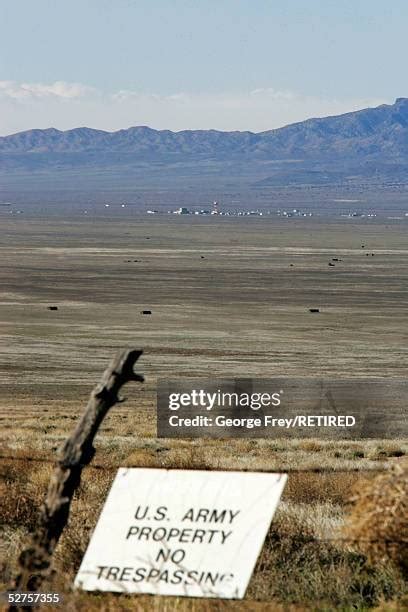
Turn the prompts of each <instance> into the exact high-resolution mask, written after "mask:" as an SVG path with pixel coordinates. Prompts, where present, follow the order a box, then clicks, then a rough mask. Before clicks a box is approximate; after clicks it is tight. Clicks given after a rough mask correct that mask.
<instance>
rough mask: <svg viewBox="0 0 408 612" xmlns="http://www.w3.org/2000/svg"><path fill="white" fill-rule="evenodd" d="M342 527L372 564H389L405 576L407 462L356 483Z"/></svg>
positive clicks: (407, 555)
mask: <svg viewBox="0 0 408 612" xmlns="http://www.w3.org/2000/svg"><path fill="white" fill-rule="evenodd" d="M353 501H354V506H353V509H352V511H351V514H350V516H349V518H348V521H347V523H346V526H345V530H344V531H345V534H346V536H347V537H349V538H351V539H352V540H354V541H355V544H356V545H358V546H359V548H360V549H361V550H363V551H364V552H365V553H366V554H367V556H368V557H369V559H370V560H371V561H372V562H381V563H384V562H387V561H390V560H391V561H392V562H393V563H395V564H396V565H397V566H398V567H399V568H400V569H401V571H403V572H405V573H406V574H408V462H404V463H400V464H398V465H395V466H394V467H393V468H392V469H391V470H389V471H388V472H387V473H385V474H381V475H379V476H377V478H375V480H374V481H367V482H365V483H364V484H363V485H362V484H361V483H360V484H359V487H358V489H356V492H355V495H354V498H353Z"/></svg>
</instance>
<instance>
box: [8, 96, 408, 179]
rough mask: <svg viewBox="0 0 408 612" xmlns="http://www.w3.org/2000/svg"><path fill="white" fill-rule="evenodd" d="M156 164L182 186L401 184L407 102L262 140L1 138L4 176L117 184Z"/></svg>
mask: <svg viewBox="0 0 408 612" xmlns="http://www.w3.org/2000/svg"><path fill="white" fill-rule="evenodd" d="M268 162H269V165H268ZM157 164H159V165H160V168H161V171H162V172H164V173H166V172H168V173H169V174H171V173H172V172H173V174H174V173H176V174H178V176H183V177H184V178H185V177H186V176H187V177H188V176H193V175H194V173H195V172H197V168H201V170H202V172H203V173H204V174H205V173H206V171H209V169H211V173H212V174H214V171H215V170H214V168H215V169H217V168H218V170H217V171H218V174H228V175H229V176H233V175H234V174H236V173H237V174H240V173H242V169H243V168H246V169H247V174H248V176H247V178H248V181H249V183H250V182H251V180H254V181H256V182H257V183H259V181H261V183H264V184H268V181H269V182H272V183H273V182H274V181H278V182H281V183H285V181H288V182H289V183H290V182H293V181H295V182H299V181H300V182H306V183H313V182H318V183H319V182H321V181H322V177H323V179H324V180H325V181H329V182H330V181H339V180H340V181H342V180H347V177H350V176H355V175H356V173H357V175H358V176H361V175H364V176H365V177H377V178H378V177H379V176H380V177H386V178H387V180H390V179H395V180H403V179H404V177H405V176H406V171H407V169H408V98H398V99H397V100H396V101H395V103H394V104H391V105H388V104H383V105H381V106H378V107H376V108H366V109H363V110H359V111H354V112H350V113H346V114H343V115H339V116H333V117H324V118H318V119H307V120H306V121H301V122H299V123H294V124H291V125H288V126H285V127H281V128H278V129H273V130H268V131H265V132H260V133H253V132H249V131H244V132H242V131H234V132H222V131H217V130H183V131H180V132H172V131H170V130H154V129H151V128H149V127H145V126H141V127H131V128H129V129H124V130H119V131H116V132H106V131H102V130H95V129H90V128H86V127H81V128H76V129H72V130H67V131H60V130H57V129H54V128H49V129H33V130H29V131H25V132H19V133H17V134H12V135H10V136H5V137H1V138H0V173H2V172H3V173H7V174H8V175H10V173H11V174H13V173H19V172H21V171H24V172H27V171H29V172H33V173H35V172H37V171H41V172H44V171H49V172H56V171H57V172H63V171H64V170H72V169H75V170H76V171H78V170H79V171H82V170H84V171H86V170H89V169H90V168H93V169H95V168H97V169H100V170H101V169H102V170H109V171H115V172H116V174H117V175H118V176H119V175H120V174H121V172H125V173H129V172H132V171H133V170H135V171H137V169H138V168H139V169H140V168H141V167H143V168H144V171H143V172H144V174H145V175H146V172H147V174H148V173H149V165H152V167H153V166H155V165H156V167H157ZM271 168H272V170H273V171H272V172H270V171H269V170H270V169H271ZM227 169H228V170H227ZM251 169H252V170H251Z"/></svg>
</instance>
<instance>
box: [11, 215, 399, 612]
mask: <svg viewBox="0 0 408 612" xmlns="http://www.w3.org/2000/svg"><path fill="white" fill-rule="evenodd" d="M0 258H1V259H0V325H1V329H0V377H1V380H0V382H1V400H0V402H1V403H0V422H1V429H0V445H1V449H0V454H1V458H0V477H1V480H0V487H1V489H0V522H1V527H0V534H1V536H0V537H1V543H0V568H1V575H0V582H1V587H4V588H5V586H6V585H7V584H8V583H9V581H10V579H11V576H12V574H13V571H14V570H15V563H16V558H17V553H18V551H19V550H20V549H21V545H22V543H23V542H24V540H25V538H26V535H27V533H28V531H29V530H30V529H31V528H32V527H33V526H34V525H35V520H36V514H37V509H38V506H39V504H40V503H41V500H42V498H43V496H44V492H45V490H46V486H47V482H48V478H49V474H50V470H51V464H50V463H49V462H50V460H52V458H53V452H54V451H55V449H56V448H57V447H58V446H59V445H60V444H61V442H62V441H63V440H64V438H65V437H66V436H67V434H68V433H69V432H70V430H71V429H72V427H73V425H74V423H75V421H76V420H77V418H78V415H79V414H80V413H81V411H82V410H83V407H84V405H85V403H86V401H87V397H88V395H89V392H90V390H91V388H92V387H93V385H94V384H95V382H96V381H97V380H98V379H99V377H100V375H101V373H102V371H103V370H104V368H105V367H106V365H107V363H108V361H109V359H110V358H111V357H112V355H113V354H114V353H115V351H116V350H118V349H122V348H126V347H135V348H142V349H143V350H144V355H143V357H142V358H141V360H140V362H139V363H138V370H139V371H140V372H142V373H143V374H144V375H145V376H146V381H145V383H143V384H133V385H129V386H128V387H127V388H126V389H125V390H124V391H125V393H124V395H126V396H127V398H128V399H127V402H126V403H124V404H120V405H118V406H116V407H114V408H113V409H112V412H111V414H110V415H109V416H108V418H107V419H106V421H105V422H104V424H103V427H102V429H101V431H100V433H99V434H98V436H97V441H96V447H97V453H96V457H95V459H94V465H93V466H91V467H89V468H87V469H86V470H85V472H84V478H83V482H82V484H81V488H80V490H79V492H78V494H77V495H76V498H75V500H74V503H73V507H72V514H71V518H70V523H69V526H68V528H67V530H66V531H65V533H64V535H63V538H62V540H61V542H60V544H59V546H58V550H57V555H56V560H55V574H54V576H53V579H52V584H51V585H49V586H50V588H53V589H60V590H63V591H64V592H65V593H66V597H65V603H64V609H67V610H84V611H85V610H86V611H88V610H106V611H108V610H109V611H110V610H112V611H116V610H157V611H160V612H164V611H166V612H167V611H180V612H187V611H190V610H191V611H199V610H200V611H201V610H203V611H204V610H209V611H210V610H211V611H212V610H224V609H225V610H260V611H263V610H277V611H279V610H288V609H290V610H332V609H341V610H366V609H368V608H373V609H378V610H384V611H385V610H390V611H394V610H400V609H401V610H402V609H404V605H408V602H407V591H406V583H405V582H404V575H403V574H404V571H405V569H406V566H404V563H403V562H402V563H396V562H395V556H394V557H393V555H391V554H390V555H387V554H382V556H380V555H377V557H376V556H375V555H374V556H373V555H371V554H369V551H367V550H364V547H360V546H359V545H358V544H357V543H356V542H353V541H351V540H349V539H347V538H345V537H344V525H345V524H346V523H347V520H348V519H347V516H348V514H349V513H350V512H351V511H352V507H351V506H350V504H349V499H350V495H351V492H352V491H353V490H354V491H358V490H360V489H363V483H364V482H366V481H367V479H368V480H373V479H374V478H376V477H377V474H378V470H391V469H394V468H395V466H402V465H403V464H404V462H405V461H406V454H407V453H408V441H407V440H404V439H401V440H394V441H391V440H388V441H386V440H358V441H354V442H346V441H344V442H331V441H329V440H327V441H322V440H320V441H319V440H290V441H289V440H284V439H275V440H273V439H268V440H236V441H234V440H233V441H231V440H229V441H228V443H223V441H220V440H193V441H189V440H174V439H173V440H167V439H158V438H156V431H155V427H156V423H155V414H154V408H155V393H156V382H157V379H158V378H166V377H173V378H174V377H194V376H195V377H200V376H203V377H220V378H221V377H225V378H228V377H229V378H233V377H235V376H239V377H243V376H245V377H251V376H254V377H258V378H269V377H272V376H305V377H315V376H319V377H320V376H324V377H338V378H341V377H384V376H385V377H388V378H403V377H404V376H406V371H407V366H408V349H407V346H408V342H407V339H408V326H407V321H408V312H407V304H408V301H407V298H408V246H407V242H406V224H404V222H401V221H392V220H389V221H388V222H382V221H380V220H377V219H372V220H369V219H357V220H349V219H347V220H346V219H345V220H337V221H334V220H333V221H330V222H329V221H327V220H326V221H325V220H323V219H318V218H312V219H304V220H303V219H287V220H285V219H277V218H273V219H272V218H250V219H240V218H199V219H197V218H189V217H187V218H183V217H177V218H176V217H174V216H171V217H167V216H166V217H163V216H157V217H147V216H142V215H140V216H139V217H138V216H134V217H132V218H123V219H122V218H118V217H114V218H113V217H112V218H103V217H94V218H90V217H89V218H86V217H84V218H78V216H77V217H72V218H58V217H53V218H49V219H46V218H40V217H38V216H37V217H34V216H33V217H28V216H27V217H24V216H21V217H13V218H11V217H7V218H6V217H5V216H3V217H2V218H1V243H0ZM333 258H336V259H339V260H341V261H338V262H336V263H335V265H334V266H329V265H328V263H329V262H332V259H333ZM49 306H57V307H58V310H49V309H48V307H49ZM311 307H317V308H319V309H320V313H318V314H311V313H310V312H309V308H311ZM143 309H149V310H151V311H152V314H151V315H150V316H146V315H142V314H141V310H143ZM118 466H152V467H168V468H172V467H182V468H202V469H236V470H241V469H245V470H282V471H284V470H292V471H293V470H297V469H299V470H305V469H315V470H317V469H319V468H324V470H325V473H292V474H291V475H290V478H289V482H288V486H287V488H286V490H285V493H284V496H283V500H282V503H281V504H280V506H279V510H278V512H277V515H276V517H275V519H274V521H273V523H272V527H271V530H270V533H269V534H268V537H267V541H266V543H265V546H264V550H263V553H262V555H261V557H260V559H259V560H258V564H257V567H256V571H255V572H254V575H253V578H252V580H251V583H250V587H249V589H248V593H247V598H246V600H245V601H243V602H235V603H234V602H211V601H199V600H186V599H182V598H180V599H178V598H155V597H126V596H120V597H117V596H113V595H103V596H99V595H96V594H95V595H89V594H82V593H72V592H71V591H70V586H71V584H72V580H73V576H74V575H75V572H76V570H77V568H78V566H79V563H80V560H81V557H82V554H83V552H84V550H85V548H86V545H87V542H88V540H89V536H90V533H91V531H92V529H93V527H94V525H95V522H96V519H97V516H98V513H99V510H100V508H101V507H102V504H103V501H104V499H105V496H106V494H107V491H108V489H109V486H110V483H111V482H112V479H113V475H114V473H115V470H116V468H117V467H118ZM365 486H366V485H365ZM405 511H406V506H405ZM400 518H401V529H402V530H404V529H405V530H406V528H407V527H406V526H407V520H408V519H407V516H406V514H405V515H402V517H400ZM404 521H405V522H404ZM405 533H406V532H405ZM398 558H399V557H398ZM0 590H1V588H0ZM404 598H405V599H404ZM404 602H405V603H404ZM405 609H406V608H405Z"/></svg>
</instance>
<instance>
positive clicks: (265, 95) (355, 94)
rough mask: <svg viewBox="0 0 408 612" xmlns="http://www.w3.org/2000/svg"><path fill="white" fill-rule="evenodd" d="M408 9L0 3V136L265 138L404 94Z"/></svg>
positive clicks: (85, 0)
mask: <svg viewBox="0 0 408 612" xmlns="http://www.w3.org/2000/svg"><path fill="white" fill-rule="evenodd" d="M407 31H408V2H407V0H0V134H9V133H12V132H16V131H19V130H23V129H29V128H33V127H41V128H45V127H51V126H53V127H57V128H60V129H67V128H71V127H76V126H82V125H87V126H89V127H95V128H100V129H107V130H114V129H120V128H126V127H129V126H131V125H150V126H151V127H155V128H160V129H164V128H168V129H174V130H180V129H191V128H197V129H198V128H203V129H207V128H216V129H224V130H232V129H239V130H245V129H248V130H253V131H260V130H266V129H270V128H273V127H278V126H280V125H284V124H286V123H290V122H293V121H298V120H302V119H305V118H307V117H311V116H322V115H328V114H337V113H341V112H346V111H348V110H354V109H356V108H361V107H364V106H374V105H377V104H381V103H383V102H392V101H393V100H394V99H395V98H396V97H403V96H408V87H407V85H408V84H407V79H408V77H407V70H406V58H407V57H408V42H407V41H408V37H407Z"/></svg>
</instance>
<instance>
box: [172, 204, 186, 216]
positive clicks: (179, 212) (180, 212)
mask: <svg viewBox="0 0 408 612" xmlns="http://www.w3.org/2000/svg"><path fill="white" fill-rule="evenodd" d="M174 214H175V215H189V214H190V211H189V210H188V208H186V207H185V206H180V208H178V209H177V210H175V211H174Z"/></svg>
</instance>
